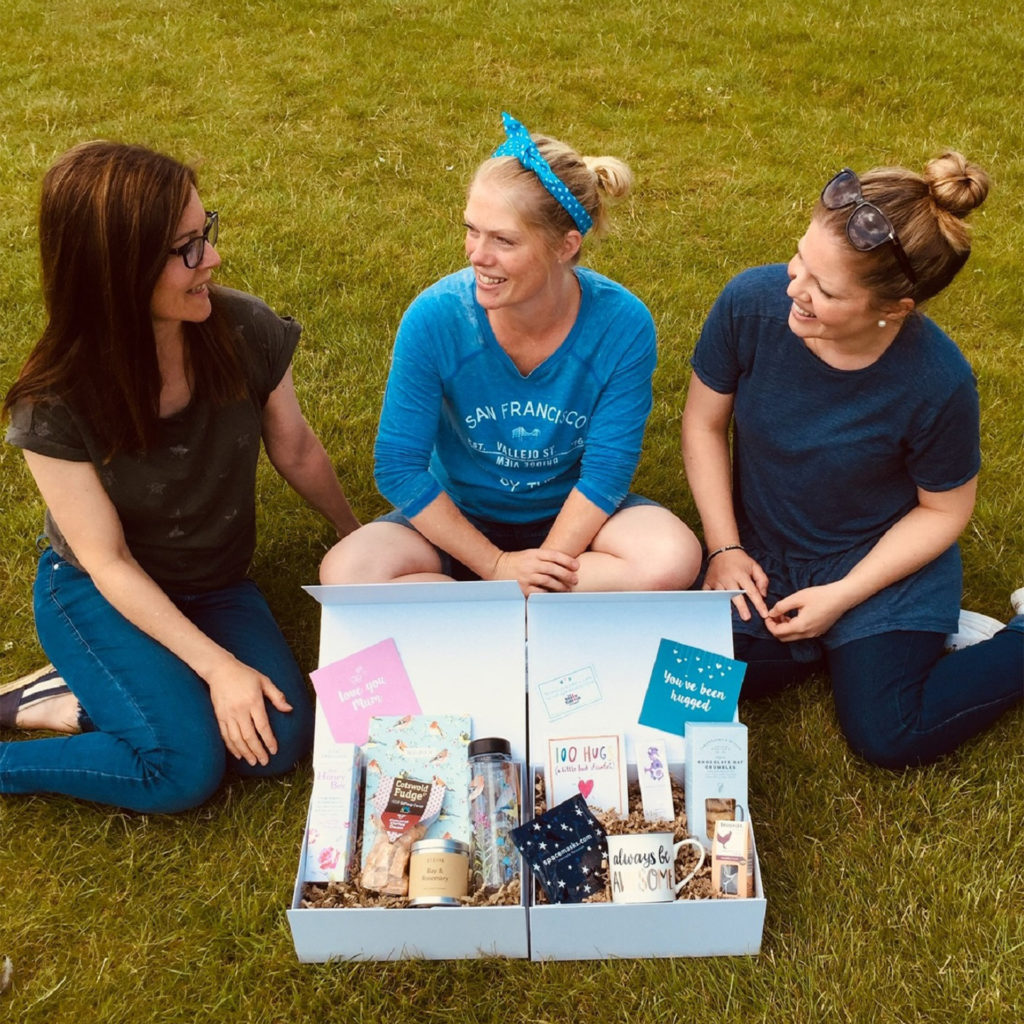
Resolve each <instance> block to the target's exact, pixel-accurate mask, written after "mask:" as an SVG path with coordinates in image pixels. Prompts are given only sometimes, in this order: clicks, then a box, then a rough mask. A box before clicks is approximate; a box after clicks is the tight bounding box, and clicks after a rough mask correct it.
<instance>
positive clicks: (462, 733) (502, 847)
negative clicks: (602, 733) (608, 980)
mask: <svg viewBox="0 0 1024 1024" xmlns="http://www.w3.org/2000/svg"><path fill="white" fill-rule="evenodd" d="M471 729H472V722H471V719H470V718H469V717H468V716H465V715H429V714H416V715H401V716H374V717H371V718H370V719H369V723H368V734H367V739H366V742H365V743H363V744H362V746H361V752H362V761H363V763H364V770H363V776H362V780H363V781H362V786H361V789H360V791H359V792H358V794H357V795H358V802H359V805H360V807H361V813H359V814H358V815H357V814H355V813H353V814H352V815H351V817H352V818H353V820H354V821H355V822H357V823H359V824H360V825H361V829H360V831H359V833H358V835H357V836H356V838H355V841H354V843H353V850H352V853H351V856H350V857H349V858H348V859H349V861H350V862H351V863H353V864H356V865H360V867H359V868H358V869H357V870H353V871H352V872H351V873H349V874H347V875H341V874H340V873H337V874H335V875H332V876H329V877H328V878H326V879H325V877H324V874H323V872H317V871H315V862H312V861H307V870H306V876H305V879H304V885H303V890H302V903H301V906H302V907H303V908H316V907H323V908H337V907H457V906H462V905H466V906H505V905H519V904H520V902H521V895H520V885H519V856H518V852H517V851H516V848H515V846H514V844H513V843H512V839H511V834H510V833H511V832H512V830H513V829H514V828H515V827H516V826H517V825H518V822H519V819H520V810H519V807H520V797H519V768H518V765H516V764H515V763H514V762H512V760H511V756H510V746H509V743H508V741H507V740H504V739H501V738H498V737H488V738H486V739H482V740H475V741H474V740H471V739H470V734H471ZM358 778H359V776H358V774H357V773H353V774H352V775H351V776H349V780H350V782H351V784H352V785H355V784H356V783H355V781H354V780H356V779H358ZM307 831H308V833H309V834H310V835H319V833H320V827H319V823H318V822H317V821H316V820H314V819H313V818H311V820H310V824H309V828H308V829H307ZM471 867H472V870H471ZM410 883H411V885H410Z"/></svg>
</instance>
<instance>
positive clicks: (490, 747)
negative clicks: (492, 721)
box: [469, 736, 512, 757]
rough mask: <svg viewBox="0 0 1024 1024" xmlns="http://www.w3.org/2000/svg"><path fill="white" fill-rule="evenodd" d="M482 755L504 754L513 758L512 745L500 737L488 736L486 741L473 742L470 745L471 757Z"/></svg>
mask: <svg viewBox="0 0 1024 1024" xmlns="http://www.w3.org/2000/svg"><path fill="white" fill-rule="evenodd" d="M481 754H503V755H504V756H505V757H511V756H512V744H511V743H509V741H508V740H506V739H502V738H501V737H500V736H487V737H485V738H484V739H479V740H472V741H471V742H470V744H469V756H470V757H480V755H481Z"/></svg>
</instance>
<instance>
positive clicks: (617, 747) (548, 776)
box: [544, 733, 629, 818]
mask: <svg viewBox="0 0 1024 1024" xmlns="http://www.w3.org/2000/svg"><path fill="white" fill-rule="evenodd" d="M544 784H545V786H546V789H547V794H548V805H549V806H554V805H555V804H559V803H562V802H563V801H564V800H569V799H571V798H572V797H575V796H581V797H583V799H584V800H585V801H586V803H587V805H588V806H589V807H592V808H594V809H595V810H601V811H614V812H615V813H616V814H617V815H618V816H619V817H620V818H624V817H626V815H627V814H628V813H629V800H628V797H627V794H626V751H625V745H624V743H623V740H622V736H621V735H619V734H617V733H609V734H606V735H602V736H563V737H559V738H557V739H549V740H548V760H547V765H546V772H545V778H544Z"/></svg>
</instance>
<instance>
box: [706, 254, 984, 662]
mask: <svg viewBox="0 0 1024 1024" xmlns="http://www.w3.org/2000/svg"><path fill="white" fill-rule="evenodd" d="M788 284H789V279H788V276H787V274H786V267H785V266H784V265H781V264H780V265H775V266H767V267H757V268H754V269H752V270H748V271H745V272H744V273H742V274H740V275H738V276H737V277H735V278H734V279H733V280H732V281H731V282H730V283H729V284H728V285H727V286H726V288H725V289H724V291H723V292H722V294H721V295H720V296H719V298H718V300H717V301H716V303H715V305H714V307H713V308H712V310H711V313H710V314H709V316H708V319H707V321H706V323H705V325H704V328H703V331H702V332H701V336H700V339H699V341H698V343H697V348H696V351H695V353H694V356H693V368H694V370H695V372H696V374H697V376H698V377H699V378H700V380H701V381H702V382H703V383H704V384H706V385H707V386H708V387H710V388H712V389H713V390H714V391H717V392H719V393H721V394H730V395H734V396H735V398H734V412H733V415H734V434H733V493H734V502H735V507H736V515H737V519H738V524H739V528H740V537H741V539H742V542H743V544H744V546H745V547H746V548H747V550H748V552H749V553H750V554H751V555H752V556H753V557H754V558H755V559H757V561H758V562H760V564H761V566H762V567H763V568H764V570H765V572H766V573H767V574H768V576H769V578H770V580H771V590H770V592H769V602H768V603H769V607H770V606H771V604H772V602H773V601H775V600H778V599H779V598H782V597H785V596H787V595H788V594H791V593H793V592H794V591H796V590H799V589H802V588H804V587H809V586H815V585H820V584H824V583H829V582H833V581H834V580H837V579H840V578H842V577H843V576H845V575H846V574H847V573H848V572H849V571H850V569H852V568H853V566H854V565H855V564H856V563H857V562H859V561H860V560H861V559H862V558H863V557H864V556H865V555H866V554H867V552H868V551H869V550H870V549H871V548H872V546H873V545H874V544H875V543H877V541H878V539H879V538H880V537H881V536H882V534H883V533H885V531H886V530H888V529H889V527H890V526H892V525H893V524H894V523H895V522H896V521H897V520H899V519H901V518H902V517H903V516H905V515H906V514H907V513H908V512H909V511H910V510H911V509H912V508H913V507H914V506H915V505H916V504H917V488H918V487H920V488H922V489H923V490H927V491H947V490H951V489H953V488H954V487H958V486H960V485H961V484H964V483H966V482H967V481H969V480H970V479H971V478H972V477H973V476H974V475H975V474H976V473H977V472H978V468H979V465H980V453H979V428H978V394H977V389H976V386H975V381H974V375H973V374H972V372H971V368H970V366H969V365H968V363H967V361H966V359H964V357H963V355H962V354H961V353H960V350H959V349H958V348H957V347H956V345H955V344H954V343H953V342H952V341H951V340H950V339H949V337H947V335H946V334H945V333H943V331H942V330H940V329H939V327H937V326H936V325H935V323H934V322H932V321H931V320H929V319H928V318H927V317H926V316H923V315H921V314H919V313H915V314H913V315H912V316H911V317H909V318H908V319H907V321H906V322H905V324H904V326H903V328H902V330H901V331H900V333H899V335H898V336H897V337H896V340H895V341H894V342H893V344H892V345H890V346H889V348H888V349H887V350H886V351H885V352H884V353H883V354H882V356H881V357H880V358H879V359H877V360H876V361H875V362H874V363H872V364H871V365H870V366H867V367H864V368H863V369H859V370H838V369H836V368H835V367H832V366H829V365H828V364H827V363H825V362H823V361H822V360H821V359H819V358H818V357H817V356H816V355H815V354H814V353H813V352H811V350H810V349H809V348H808V347H807V346H806V345H805V344H804V342H803V341H802V340H801V339H800V338H798V337H797V336H796V335H795V334H794V333H793V332H792V331H791V330H790V329H789V326H788V321H789V311H790V307H791V305H792V300H790V299H789V298H788V297H787V295H786V287H787V285H788ZM960 596H961V566H960V556H959V550H958V548H957V545H955V544H954V545H953V546H952V547H951V548H949V549H948V550H947V551H946V552H944V553H943V554H942V555H940V556H939V557H938V558H936V559H935V560H934V561H933V562H931V563H930V564H929V565H926V566H925V567H924V568H922V569H921V570H919V571H918V572H916V573H914V574H913V575H912V576H910V577H908V578H907V579H905V580H901V581H899V582H897V583H895V584H893V585H892V586H890V587H887V588H885V589H884V590H883V591H881V592H880V593H879V594H876V595H874V596H873V597H871V598H869V599H868V600H867V601H865V602H864V603H863V604H861V605H858V606H857V607H855V608H853V609H851V610H850V611H848V612H847V613H846V614H845V615H844V616H842V618H840V619H839V621H838V622H837V623H836V624H835V625H834V626H833V627H832V629H831V630H830V631H829V632H828V633H826V634H825V636H824V638H823V642H824V644H825V646H826V647H833V646H839V645H840V644H842V643H846V642H848V641H850V640H854V639H860V638H862V637H865V636H872V635H875V634H877V633H881V632H888V631H889V630H928V631H933V632H942V633H950V632H953V631H954V630H955V629H956V625H957V618H958V610H959V606H960ZM734 624H735V626H736V628H737V629H740V630H742V631H744V632H747V633H753V634H755V635H766V634H765V633H764V627H763V626H762V625H761V623H760V620H759V617H758V616H753V617H752V619H751V623H750V624H749V625H748V624H744V623H742V622H741V621H740V620H739V619H738V618H734ZM812 653H813V652H810V651H809V650H808V649H807V648H806V647H805V648H804V650H803V655H804V656H807V657H811V656H812Z"/></svg>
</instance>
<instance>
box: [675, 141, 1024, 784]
mask: <svg viewBox="0 0 1024 1024" xmlns="http://www.w3.org/2000/svg"><path fill="white" fill-rule="evenodd" d="M987 192H988V177H987V175H986V174H985V172H984V171H983V170H982V169H981V168H980V167H978V166H977V165H975V164H972V163H969V162H968V161H966V160H965V159H964V158H963V157H962V156H961V155H960V154H958V153H946V154H945V155H943V156H941V157H939V158H938V159H936V160H933V161H932V162H931V163H929V165H928V167H927V169H926V170H925V173H924V175H923V176H922V175H919V174H914V173H912V172H911V171H906V170H903V169H899V168H880V169H876V170H873V171H869V172H867V173H866V174H862V175H859V176H858V175H857V174H855V173H854V172H853V171H851V170H848V169H844V170H842V171H840V172H839V173H838V174H836V175H835V176H834V177H833V178H832V179H831V180H830V181H829V182H828V183H827V184H826V185H825V187H824V189H823V190H822V192H821V196H820V198H819V200H818V203H817V205H816V206H815V208H814V212H813V214H812V216H811V222H810V225H809V226H808V228H807V230H806V232H805V233H804V235H803V237H802V238H801V239H800V241H799V242H798V243H797V246H796V253H795V254H794V255H793V257H792V259H790V261H789V263H788V264H781V263H780V264H776V265H774V266H767V267H757V268H754V269H752V270H748V271H745V272H744V273H742V274H740V275H739V276H738V277H736V278H734V279H733V280H732V281H731V282H730V283H729V284H728V285H727V287H726V288H725V290H724V291H723V292H722V294H721V296H720V297H719V298H718V301H717V302H716V303H715V305H714V308H713V309H712V310H711V314H710V315H709V317H708V319H707V322H706V323H705V325H704V329H703V331H702V332H701V336H700V339H699V341H698V343H697V349H696V352H695V354H694V356H693V376H692V378H691V382H690V390H689V394H688V396H687V400H686V408H685V411H684V413H683V432H682V441H683V457H684V461H685V465H686V473H687V477H688V479H689V482H690V487H691V489H692V491H693V495H694V498H695V499H696V502H697V507H698V509H699V511H700V516H701V521H702V523H703V525H704V537H705V541H706V543H707V547H708V549H709V553H708V555H707V563H706V571H705V574H704V578H703V587H704V589H705V590H738V591H742V595H741V596H738V597H736V598H735V601H734V604H735V612H734V616H733V625H734V632H735V641H736V656H737V657H738V658H740V659H742V660H743V661H746V662H747V663H748V666H747V673H746V678H745V680H744V686H743V692H742V694H741V696H751V695H758V694H763V693H765V692H768V691H770V690H772V689H775V688H777V687H779V686H781V685H784V684H786V683H789V682H792V681H795V680H798V679H800V678H802V677H804V676H806V675H807V674H808V673H809V672H810V671H812V670H815V669H821V670H825V671H827V672H828V673H829V674H830V676H831V680H832V692H833V696H834V699H835V706H836V712H837V715H838V719H839V724H840V727H841V728H842V730H843V732H844V734H845V735H846V738H847V740H848V741H849V743H850V745H851V746H852V747H853V749H854V750H855V751H856V752H857V753H858V754H860V755H861V756H863V757H865V758H866V759H868V760H869V761H872V762H875V763H877V764H880V765H883V766H886V767H890V768H902V767H905V766H907V765H914V764H922V763H925V762H928V761H932V760H934V759H936V758H938V757H940V756H941V755H943V754H945V753H948V752H949V751H951V750H953V749H954V748H956V747H957V746H958V745H959V744H961V743H963V742H964V741H965V740H967V739H968V738H969V737H971V736H973V735H975V734H976V733H978V732H979V731H981V730H982V729H984V728H986V727H987V726H988V725H990V724H991V723H992V722H993V721H995V720H996V719H997V718H998V717H999V716H1000V715H1001V714H1003V712H1005V711H1006V710H1007V709H1008V708H1010V707H1012V706H1014V705H1015V704H1017V703H1019V702H1020V700H1021V698H1022V697H1024V615H1022V614H1021V612H1022V611H1024V590H1022V591H1017V592H1015V593H1014V595H1013V597H1012V598H1011V603H1012V604H1013V605H1014V609H1015V612H1016V613H1017V614H1016V617H1015V618H1013V619H1012V620H1011V622H1010V623H1009V624H1008V625H1007V626H1006V627H1005V628H1002V624H1001V623H999V622H997V621H995V620H988V622H987V624H986V623H985V622H984V617H981V621H982V625H983V626H987V628H985V629H984V630H982V631H981V634H980V635H979V636H978V637H976V638H977V639H980V642H977V643H975V644H973V645H968V646H963V647H962V649H958V650H955V651H954V653H952V654H949V655H945V656H944V650H945V648H946V647H947V646H949V642H948V641H947V634H952V633H954V631H955V630H957V628H958V623H959V621H960V618H959V615H958V612H959V607H960V597H961V565H960V552H959V550H958V547H957V538H958V537H959V535H960V533H961V532H962V531H963V529H964V528H965V527H966V525H967V523H968V520H969V519H970V516H971V512H972V510H973V508H974V499H975V493H976V489H977V482H978V468H979V466H980V461H981V458H980V450H979V449H980V445H979V425H978V394H977V389H976V387H975V382H974V376H973V374H972V372H971V368H970V366H969V365H968V363H967V360H966V359H965V358H964V357H963V355H962V354H961V352H960V350H959V349H958V348H957V347H956V345H955V344H954V343H953V341H952V340H950V338H949V337H948V336H947V335H946V334H945V333H944V332H943V331H942V330H941V329H940V328H939V327H938V326H937V325H936V324H935V323H934V322H933V321H932V320H930V319H929V318H928V317H927V316H925V315H924V314H923V313H922V312H921V306H922V304H923V303H924V302H926V301H927V300H928V299H930V298H931V297H932V296H934V295H936V294H938V293H939V292H940V291H942V290H943V289H944V288H945V287H946V286H947V285H948V284H949V283H950V282H951V281H952V280H953V278H954V277H955V276H956V274H957V272H958V271H959V270H960V269H961V267H962V266H963V265H964V263H965V262H966V261H967V258H968V256H969V255H970V251H971V247H970V238H969V235H968V232H967V226H966V225H965V224H964V223H963V218H964V217H965V216H966V215H967V214H968V213H969V212H970V211H971V210H973V209H974V208H976V207H977V206H979V205H980V204H981V203H982V202H983V201H984V199H985V196H986V194H987ZM730 427H731V429H732V437H731V446H730ZM986 634H990V635H988V636H986ZM958 643H963V638H961V639H960V640H959V641H958Z"/></svg>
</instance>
